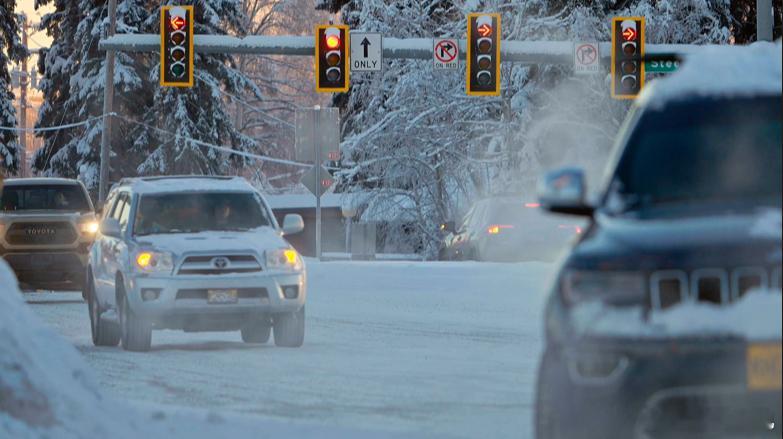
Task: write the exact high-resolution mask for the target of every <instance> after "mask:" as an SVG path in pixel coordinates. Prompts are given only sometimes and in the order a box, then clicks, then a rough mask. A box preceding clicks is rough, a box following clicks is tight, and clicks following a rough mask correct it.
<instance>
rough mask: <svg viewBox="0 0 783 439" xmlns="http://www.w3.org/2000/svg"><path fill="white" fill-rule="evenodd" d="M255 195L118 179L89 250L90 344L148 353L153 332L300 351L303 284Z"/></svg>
mask: <svg viewBox="0 0 783 439" xmlns="http://www.w3.org/2000/svg"><path fill="white" fill-rule="evenodd" d="M303 228H304V224H303V221H302V218H301V217H300V216H299V215H287V216H286V217H285V218H284V221H283V227H282V228H280V227H279V226H278V224H277V222H276V221H275V217H274V216H273V215H272V211H271V209H270V208H269V206H268V205H267V203H266V201H265V200H264V198H263V196H261V194H260V193H259V192H258V191H256V190H255V188H253V187H252V186H251V185H250V184H249V183H247V181H245V180H244V179H242V178H239V177H194V176H182V177H176V176H175V177H148V178H135V179H124V180H122V181H121V182H120V183H118V184H117V185H115V187H113V188H112V190H111V191H110V193H109V195H108V196H107V201H106V204H105V208H104V210H103V217H102V220H101V223H100V231H99V233H98V236H97V238H96V241H95V245H94V246H93V248H92V251H91V252H90V258H89V263H88V266H87V275H86V289H85V291H86V293H85V294H86V296H87V302H88V310H89V317H90V323H91V331H92V338H93V342H94V343H95V344H96V345H109V346H112V345H117V343H118V342H120V341H121V342H122V347H123V348H124V349H126V350H133V351H146V350H149V349H150V345H151V340H152V330H153V329H181V330H184V331H236V330H240V331H241V333H242V340H244V341H245V342H248V343H264V342H266V341H268V339H269V337H270V334H271V331H272V330H274V341H275V344H276V345H278V346H288V347H299V346H301V345H302V342H303V341H304V333H305V298H306V294H307V290H306V287H307V281H306V275H305V266H304V262H303V260H302V258H301V257H300V255H299V254H298V253H297V252H296V251H295V250H294V249H293V248H292V247H291V246H290V245H289V244H288V243H287V242H286V241H285V240H284V239H283V235H286V234H293V233H298V232H300V231H301V230H302V229H303Z"/></svg>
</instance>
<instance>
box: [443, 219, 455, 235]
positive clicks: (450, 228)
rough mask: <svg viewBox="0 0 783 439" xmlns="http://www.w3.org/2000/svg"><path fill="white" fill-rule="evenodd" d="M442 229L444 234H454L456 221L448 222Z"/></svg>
mask: <svg viewBox="0 0 783 439" xmlns="http://www.w3.org/2000/svg"><path fill="white" fill-rule="evenodd" d="M440 229H441V230H443V231H444V232H449V233H454V229H455V226H454V221H446V222H445V223H443V224H441V225H440Z"/></svg>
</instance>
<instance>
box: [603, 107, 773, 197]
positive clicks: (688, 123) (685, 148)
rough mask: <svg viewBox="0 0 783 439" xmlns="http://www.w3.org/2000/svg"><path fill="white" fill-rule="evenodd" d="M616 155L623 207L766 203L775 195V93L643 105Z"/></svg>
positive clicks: (617, 191)
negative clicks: (652, 107)
mask: <svg viewBox="0 0 783 439" xmlns="http://www.w3.org/2000/svg"><path fill="white" fill-rule="evenodd" d="M628 145H629V146H628V147H627V149H626V152H625V154H624V156H623V157H622V159H621V161H620V164H619V167H618V171H617V174H616V176H615V181H614V183H613V187H614V190H615V191H616V194H617V195H620V198H621V199H622V200H623V203H622V205H623V208H624V210H629V209H632V208H635V207H639V208H644V207H655V206H656V205H662V204H684V203H703V202H706V203H714V202H723V203H725V202H728V203H730V204H736V203H745V204H748V203H750V204H770V203H778V204H779V203H780V197H781V108H780V99H779V98H778V99H772V98H770V99H758V98H757V99H746V100H734V101H731V102H717V101H716V102H709V101H708V102H707V103H706V104H705V102H700V103H699V104H698V105H693V104H691V105H678V106H673V107H670V108H667V109H666V110H665V111H655V112H648V113H646V114H645V115H644V116H642V120H641V121H640V123H639V126H637V128H636V130H635V134H634V135H633V136H632V137H631V139H630V141H629V144H628Z"/></svg>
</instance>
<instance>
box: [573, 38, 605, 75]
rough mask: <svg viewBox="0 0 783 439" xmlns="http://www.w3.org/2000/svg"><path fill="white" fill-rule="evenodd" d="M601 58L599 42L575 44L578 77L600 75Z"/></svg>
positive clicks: (575, 66) (575, 65)
mask: <svg viewBox="0 0 783 439" xmlns="http://www.w3.org/2000/svg"><path fill="white" fill-rule="evenodd" d="M601 70H602V69H601V56H600V52H599V50H598V43H597V42H577V43H574V73H576V74H577V75H584V74H591V73H600V72H601Z"/></svg>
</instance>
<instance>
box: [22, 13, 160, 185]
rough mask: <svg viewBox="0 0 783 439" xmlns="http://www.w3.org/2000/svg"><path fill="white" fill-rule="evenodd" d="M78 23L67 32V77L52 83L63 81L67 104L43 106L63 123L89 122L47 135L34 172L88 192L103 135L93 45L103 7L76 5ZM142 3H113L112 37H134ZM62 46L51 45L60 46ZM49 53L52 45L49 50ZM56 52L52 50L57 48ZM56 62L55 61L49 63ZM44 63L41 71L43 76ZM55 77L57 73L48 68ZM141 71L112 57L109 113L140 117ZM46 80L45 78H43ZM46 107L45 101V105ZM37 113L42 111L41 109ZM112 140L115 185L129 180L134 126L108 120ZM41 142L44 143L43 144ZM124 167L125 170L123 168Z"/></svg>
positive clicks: (100, 80) (98, 62)
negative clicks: (74, 182) (75, 181)
mask: <svg viewBox="0 0 783 439" xmlns="http://www.w3.org/2000/svg"><path fill="white" fill-rule="evenodd" d="M76 6H77V8H78V9H77V10H78V11H79V23H78V25H77V26H76V28H75V29H73V32H74V33H73V39H74V40H73V41H74V44H73V46H72V48H71V51H70V52H69V53H68V57H67V58H66V60H65V62H66V63H67V65H68V67H67V68H68V73H67V76H64V77H61V78H57V80H63V81H67V82H66V83H65V84H58V85H63V86H65V85H67V88H68V94H67V96H68V99H67V100H65V101H64V102H63V103H62V105H60V106H52V107H47V108H46V109H47V110H48V111H52V109H54V108H58V110H59V111H66V112H67V113H68V114H67V116H65V115H64V116H65V117H67V118H70V119H72V120H73V121H84V120H88V119H93V120H92V122H91V123H89V124H87V125H85V126H80V127H76V128H70V129H68V130H62V131H59V132H58V131H55V132H50V133H48V134H47V135H46V136H45V137H48V138H51V142H47V143H46V144H45V146H46V147H47V148H44V149H42V150H40V151H39V153H38V157H37V158H38V160H36V164H38V162H39V160H40V163H41V166H40V168H39V169H40V170H42V171H43V172H44V174H45V175H58V176H67V177H73V178H79V179H80V180H82V181H83V182H84V183H85V185H86V186H87V187H88V188H90V189H91V190H92V191H95V190H96V189H97V187H98V179H99V169H100V143H101V135H102V133H103V120H102V119H100V118H97V117H98V116H100V115H101V114H102V113H103V94H104V82H105V70H104V69H105V61H106V57H105V52H103V51H100V50H98V42H99V40H100V38H101V37H102V36H103V35H106V31H107V29H108V26H109V18H108V16H107V9H108V8H106V7H105V5H103V4H101V5H96V4H95V3H94V2H93V1H92V0H79V1H78V4H77V5H76ZM147 15H148V13H147V11H146V8H145V7H144V3H143V2H142V1H140V0H121V1H119V2H118V4H117V32H118V33H137V32H139V28H140V26H141V24H142V23H143V21H144V20H145V19H146V18H147ZM65 44H67V41H62V40H61V41H57V45H58V46H61V45H65ZM53 48H54V45H53ZM59 48H60V47H58V49H59ZM52 61H53V62H54V63H57V62H58V60H57V59H52ZM49 68H50V64H48V59H47V63H46V64H45V66H44V72H45V73H47V72H48V70H49ZM53 70H54V72H52V73H53V74H56V72H57V69H56V68H55V69H53ZM143 71H144V70H143V66H142V64H141V61H140V56H139V55H138V54H128V53H124V52H116V55H115V62H114V111H115V112H116V113H119V114H121V115H123V116H126V117H130V118H133V119H137V118H140V117H141V115H143V109H144V108H145V107H146V106H148V105H149V103H148V102H149V101H150V100H151V93H150V92H149V91H148V90H149V89H150V85H149V84H147V83H145V82H144V80H143V77H146V75H144V76H142V72H143ZM47 76H48V75H47ZM47 103H48V102H47ZM42 113H43V110H42ZM112 128H113V130H112V138H111V139H109V141H110V145H111V150H112V159H111V161H110V163H111V174H110V179H111V180H116V179H117V178H119V177H120V176H122V175H129V174H128V170H131V171H132V170H133V166H132V164H133V160H132V158H131V156H130V153H129V152H130V151H131V147H132V145H133V143H132V140H131V139H132V138H133V137H132V136H131V135H130V134H131V133H132V132H133V131H134V130H135V129H136V125H131V124H129V123H127V122H126V121H125V120H123V119H118V118H113V120H112ZM48 138H47V140H49V139H48ZM129 164H130V165H131V166H129Z"/></svg>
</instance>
